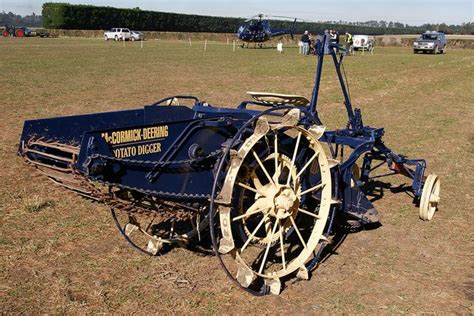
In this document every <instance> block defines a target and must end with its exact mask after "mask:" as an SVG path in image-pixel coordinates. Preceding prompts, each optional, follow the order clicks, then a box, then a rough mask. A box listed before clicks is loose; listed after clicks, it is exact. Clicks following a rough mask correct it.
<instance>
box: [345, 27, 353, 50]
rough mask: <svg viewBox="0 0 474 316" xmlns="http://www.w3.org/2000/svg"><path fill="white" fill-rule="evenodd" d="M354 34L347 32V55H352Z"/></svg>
mask: <svg viewBox="0 0 474 316" xmlns="http://www.w3.org/2000/svg"><path fill="white" fill-rule="evenodd" d="M352 43H353V42H352V34H351V33H349V32H346V54H349V55H352Z"/></svg>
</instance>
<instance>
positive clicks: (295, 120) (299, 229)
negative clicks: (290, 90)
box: [19, 39, 440, 295]
mask: <svg viewBox="0 0 474 316" xmlns="http://www.w3.org/2000/svg"><path fill="white" fill-rule="evenodd" d="M324 40H325V39H323V41H324ZM323 46H324V45H321V42H320V43H318V45H317V55H318V58H317V61H318V63H317V69H316V80H315V85H314V88H313V91H312V95H311V100H310V101H309V100H307V99H306V98H304V97H302V96H297V95H281V94H274V93H259V92H252V93H250V94H251V95H252V97H253V99H252V100H251V101H243V102H242V103H240V105H238V106H237V108H225V107H220V106H213V105H211V104H208V103H207V102H203V101H200V100H199V99H198V98H196V97H193V96H173V97H169V98H165V99H162V100H160V101H158V102H156V103H154V104H151V105H147V106H145V107H144V108H143V109H136V110H124V111H117V112H108V113H95V114H87V115H77V116H69V117H59V118H49V119H39V120H30V121H26V122H25V124H24V129H23V133H22V135H21V140H20V145H19V154H20V156H21V157H23V158H24V159H25V160H26V161H27V162H29V163H31V164H32V165H34V166H35V167H36V168H37V169H38V170H40V171H41V172H43V173H44V174H45V175H46V176H47V177H49V178H50V179H51V180H53V181H54V182H56V183H58V184H60V185H62V186H64V187H65V188H68V189H70V190H73V191H75V192H77V193H78V194H80V195H82V196H85V197H87V198H90V199H93V200H96V201H99V202H103V203H105V204H107V205H108V206H110V209H111V213H112V217H113V219H114V221H115V223H116V226H117V228H118V230H119V231H120V233H121V234H122V235H123V237H124V238H125V239H126V240H127V241H128V242H129V243H130V244H131V245H132V246H133V247H135V248H136V249H138V250H140V251H141V252H143V253H146V254H149V255H157V254H162V253H164V252H166V251H167V250H169V249H170V248H171V247H173V246H176V245H178V246H183V247H191V246H193V245H197V246H199V242H200V241H201V240H203V238H204V235H203V234H204V233H207V232H209V234H210V241H211V242H212V249H213V251H214V253H215V256H216V257H217V258H218V259H219V261H220V263H221V265H222V267H223V269H224V271H225V272H226V273H227V275H228V276H229V278H230V279H231V280H233V281H234V282H235V283H236V284H237V285H238V286H240V287H242V288H243V289H245V290H247V291H249V292H251V293H254V294H257V295H258V294H265V293H269V292H270V293H273V294H278V293H280V291H281V287H282V282H283V281H284V280H286V279H288V278H290V277H292V276H296V277H298V278H300V279H308V277H309V273H310V272H311V271H312V270H313V269H314V268H315V266H316V265H317V264H318V262H319V260H320V258H321V253H322V251H323V249H324V247H325V246H326V245H327V244H328V243H329V242H330V240H331V238H332V236H333V233H334V232H333V231H334V229H335V227H336V226H334V224H335V223H339V224H338V225H340V223H344V225H350V226H351V227H361V226H362V227H364V226H365V225H370V224H374V223H377V222H378V221H379V216H378V212H377V210H376V209H375V208H374V206H373V205H372V203H371V202H370V200H369V198H368V196H367V195H366V194H367V192H368V190H369V189H367V188H370V185H371V184H373V183H374V182H376V181H375V180H374V179H380V177H382V176H384V175H392V174H400V175H403V176H406V177H408V178H409V179H410V184H411V185H410V186H409V188H408V190H407V191H408V192H409V193H410V194H411V195H412V197H413V199H414V202H415V203H417V204H418V203H419V208H420V217H421V219H423V220H430V219H431V218H432V216H433V214H434V212H435V211H436V209H437V206H438V202H439V191H440V181H439V179H438V177H437V176H436V175H434V174H430V175H428V176H425V169H426V163H425V160H423V159H408V158H407V157H405V156H402V155H398V154H396V153H394V152H393V151H392V150H390V149H389V148H388V147H387V146H385V144H384V142H383V141H382V136H383V134H384V129H383V128H374V127H369V126H365V125H364V124H363V121H362V115H361V111H360V110H359V109H355V110H353V108H352V105H351V101H350V97H349V94H348V91H347V87H346V83H345V81H344V78H343V73H342V71H343V69H341V66H342V61H343V58H344V55H343V54H338V53H337V51H336V49H337V48H339V50H340V51H341V52H342V51H343V50H342V49H341V48H340V47H338V46H337V45H333V44H330V46H329V48H330V49H329V55H330V57H328V58H331V57H332V60H333V62H334V65H335V70H336V74H337V76H338V79H339V82H340V85H341V89H342V94H343V96H344V104H345V108H346V110H347V115H348V123H347V126H346V127H345V128H342V129H338V130H334V131H328V130H326V129H325V127H324V126H323V124H322V122H321V121H320V119H319V117H318V112H317V105H318V93H319V86H320V80H321V72H322V67H323V61H324V49H323ZM186 105H192V106H186ZM258 106H260V107H261V108H262V109H264V110H258V109H255V108H256V107H257V108H258ZM264 107H267V108H266V109H265V108H264ZM357 162H359V163H360V162H361V167H360V168H359V167H358V164H357ZM384 165H386V166H387V167H388V173H386V174H380V172H377V173H376V174H374V170H376V169H378V168H379V167H382V166H384ZM377 183H378V180H377ZM208 236H209V235H208ZM208 240H209V239H208Z"/></svg>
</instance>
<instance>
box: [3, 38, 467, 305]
mask: <svg viewBox="0 0 474 316" xmlns="http://www.w3.org/2000/svg"><path fill="white" fill-rule="evenodd" d="M0 52H1V55H2V60H1V62H0V73H1V76H0V78H1V79H0V82H1V85H0V216H1V218H0V253H1V259H0V267H1V268H0V312H1V313H11V314H18V313H24V314H36V313H74V314H76V313H133V312H140V313H149V312H153V313H161V312H163V313H179V314H181V313H193V314H217V313H219V314H220V313H232V314H235V313H238V314H244V313H246V314H248V313H250V314H256V313H261V312H264V313H268V314H270V313H277V314H283V313H287V312H289V313H294V314H296V313H321V312H324V313H328V312H329V313H332V312H336V313H340V312H347V313H360V314H362V313H371V314H379V313H419V312H435V313H441V312H449V313H452V312H459V313H473V312H474V310H473V309H474V305H473V300H474V277H473V273H474V270H473V262H474V247H473V245H474V243H473V241H474V235H473V229H472V225H471V223H472V222H473V214H474V212H473V211H474V207H473V202H474V201H473V195H474V190H473V189H474V185H473V183H474V182H473V179H474V132H473V128H472V126H473V124H472V122H473V121H474V91H473V82H474V51H472V50H450V51H448V53H447V54H445V55H437V56H434V55H421V54H420V55H414V54H412V51H411V50H410V49H407V48H376V50H375V54H374V55H373V56H369V55H362V54H360V53H359V54H358V55H357V56H354V57H350V58H347V62H346V65H345V68H346V71H347V73H348V76H349V82H350V89H351V95H352V99H353V103H354V104H355V105H356V106H357V107H360V108H361V109H362V112H363V114H364V122H365V123H366V124H367V125H370V126H379V127H385V129H386V135H385V142H386V144H387V145H389V146H390V147H391V148H393V149H394V150H396V151H397V152H399V153H404V154H407V155H408V156H410V157H413V158H425V159H426V160H427V162H428V172H434V173H436V174H438V175H439V176H440V178H441V182H442V191H441V203H440V208H439V212H438V213H437V214H436V215H435V217H434V218H433V220H432V221H431V222H423V221H421V220H419V218H418V209H417V208H416V206H415V205H413V204H412V203H411V199H410V197H409V196H407V195H406V194H404V193H395V192H393V191H396V190H390V189H389V188H385V189H384V191H383V198H382V199H379V200H377V201H376V202H375V206H376V207H377V208H378V210H379V211H380V213H382V216H383V217H382V226H381V227H379V228H377V229H373V230H370V231H369V230H364V231H360V232H357V233H352V234H349V235H347V237H346V239H345V240H344V242H343V243H342V245H341V246H340V247H339V248H338V249H337V251H336V252H335V253H334V254H333V255H332V256H330V257H329V258H328V259H327V260H326V261H325V262H323V263H322V265H321V266H320V267H319V268H318V269H316V270H315V271H314V273H313V275H312V278H311V279H310V280H309V281H301V282H291V281H290V282H287V283H286V284H285V288H284V290H283V292H282V294H281V295H280V296H278V297H276V296H267V297H263V298H257V297H253V296H250V295H248V294H246V293H244V292H243V291H241V290H240V289H238V288H237V287H236V286H234V285H233V284H232V283H231V282H230V281H229V280H228V279H227V278H226V276H225V274H224V272H223V271H222V270H221V268H220V266H219V264H218V261H217V260H216V258H214V257H213V256H210V255H202V254H199V253H196V252H192V251H190V250H186V249H174V250H173V251H171V252H170V253H168V254H166V255H164V256H162V257H154V258H151V257H146V256H143V255H141V254H139V253H138V252H136V251H134V250H132V249H131V248H130V247H129V246H127V244H126V243H125V241H124V240H123V239H121V237H120V236H119V234H118V232H117V231H116V229H115V227H114V224H113V222H112V219H111V218H110V215H109V213H108V210H107V208H106V207H105V206H103V205H100V204H96V203H92V202H90V201H88V200H85V199H82V198H80V197H78V196H76V195H75V194H74V193H72V192H68V191H65V190H64V189H61V188H59V187H56V186H53V185H52V184H51V182H50V181H48V180H47V179H45V178H44V177H43V176H41V175H40V174H39V173H37V172H36V171H35V170H34V169H33V168H31V167H30V166H27V165H26V164H25V163H23V162H22V161H21V160H20V159H19V158H18V157H17V156H16V150H17V146H18V140H19V137H20V133H21V129H22V124H23V121H24V120H26V119H32V118H42V117H50V116H62V115H74V114H80V113H89V112H99V111H114V110H121V109H127V108H136V107H141V106H143V105H144V104H149V103H151V102H153V101H155V100H157V99H160V98H162V97H165V96H169V95H174V94H192V95H196V96H198V97H200V98H201V99H203V100H207V101H208V102H210V103H211V104H215V105H219V106H228V107H235V106H236V105H237V104H238V103H239V102H240V101H241V100H242V99H245V98H246V95H245V91H249V90H255V91H272V92H280V93H292V94H302V95H305V96H308V97H309V95H310V93H311V88H312V85H313V78H314V70H315V58H312V57H303V56H301V55H298V52H297V49H296V48H291V49H286V50H285V51H284V53H283V54H277V53H276V51H274V50H271V49H261V50H259V49H256V50H254V49H247V50H244V49H237V50H236V52H233V51H232V46H231V45H229V46H227V45H225V44H214V43H208V45H207V51H204V50H203V43H199V42H194V43H193V45H192V46H189V43H187V42H163V41H146V42H145V43H144V47H143V48H142V49H141V48H140V43H128V42H127V43H115V42H104V41H102V40H97V39H95V40H94V39H32V38H31V39H29V38H27V39H10V38H8V39H4V38H1V39H0ZM328 61H329V60H328ZM324 70H325V72H324V81H323V83H322V88H321V89H322V91H321V94H322V99H321V103H320V106H321V108H320V112H321V117H322V119H323V121H324V122H325V123H326V124H327V125H328V126H329V127H330V128H337V127H339V128H342V127H343V126H344V125H345V121H346V118H345V116H344V111H343V105H342V97H341V95H340V93H339V89H338V84H337V82H336V80H335V76H334V71H333V66H332V65H330V64H329V63H327V64H326V65H325V67H324ZM64 128H67V126H65V127H64ZM387 181H388V182H389V183H390V184H391V186H392V187H395V185H398V184H400V183H403V181H405V180H404V179H402V178H399V177H394V178H388V179H387Z"/></svg>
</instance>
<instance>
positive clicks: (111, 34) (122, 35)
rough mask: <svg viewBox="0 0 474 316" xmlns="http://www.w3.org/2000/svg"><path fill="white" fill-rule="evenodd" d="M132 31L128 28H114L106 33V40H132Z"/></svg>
mask: <svg viewBox="0 0 474 316" xmlns="http://www.w3.org/2000/svg"><path fill="white" fill-rule="evenodd" d="M130 36H131V35H130V30H129V29H126V28H121V27H117V28H113V29H111V30H110V31H108V32H104V39H105V40H106V41H108V40H109V39H113V40H116V41H120V40H122V41H127V40H129V39H130Z"/></svg>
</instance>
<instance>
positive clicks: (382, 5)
mask: <svg viewBox="0 0 474 316" xmlns="http://www.w3.org/2000/svg"><path fill="white" fill-rule="evenodd" d="M43 2H57V1H51V0H50V1H42V0H0V11H6V12H10V11H11V12H13V13H15V14H21V15H26V14H31V13H32V12H35V13H36V14H41V6H42V4H43ZM59 2H67V3H71V4H91V5H100V6H111V7H117V8H135V7H139V8H140V9H142V10H152V11H164V12H176V13H188V14H201V15H213V16H233V17H251V16H253V15H255V14H258V13H263V14H266V15H284V16H290V17H297V18H301V19H306V20H310V21H339V20H343V21H352V22H357V21H359V22H363V21H369V20H377V21H380V20H384V21H393V22H401V23H406V24H410V25H421V24H424V23H447V24H461V23H463V22H472V20H473V16H474V11H473V10H474V0H431V1H429V0H386V1H383V0H339V1H321V0H312V1H311V0H272V1H263V0H214V1H211V0H135V1H133V0H116V1H107V0H95V1H94V0H92V1H91V0H63V1H59Z"/></svg>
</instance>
